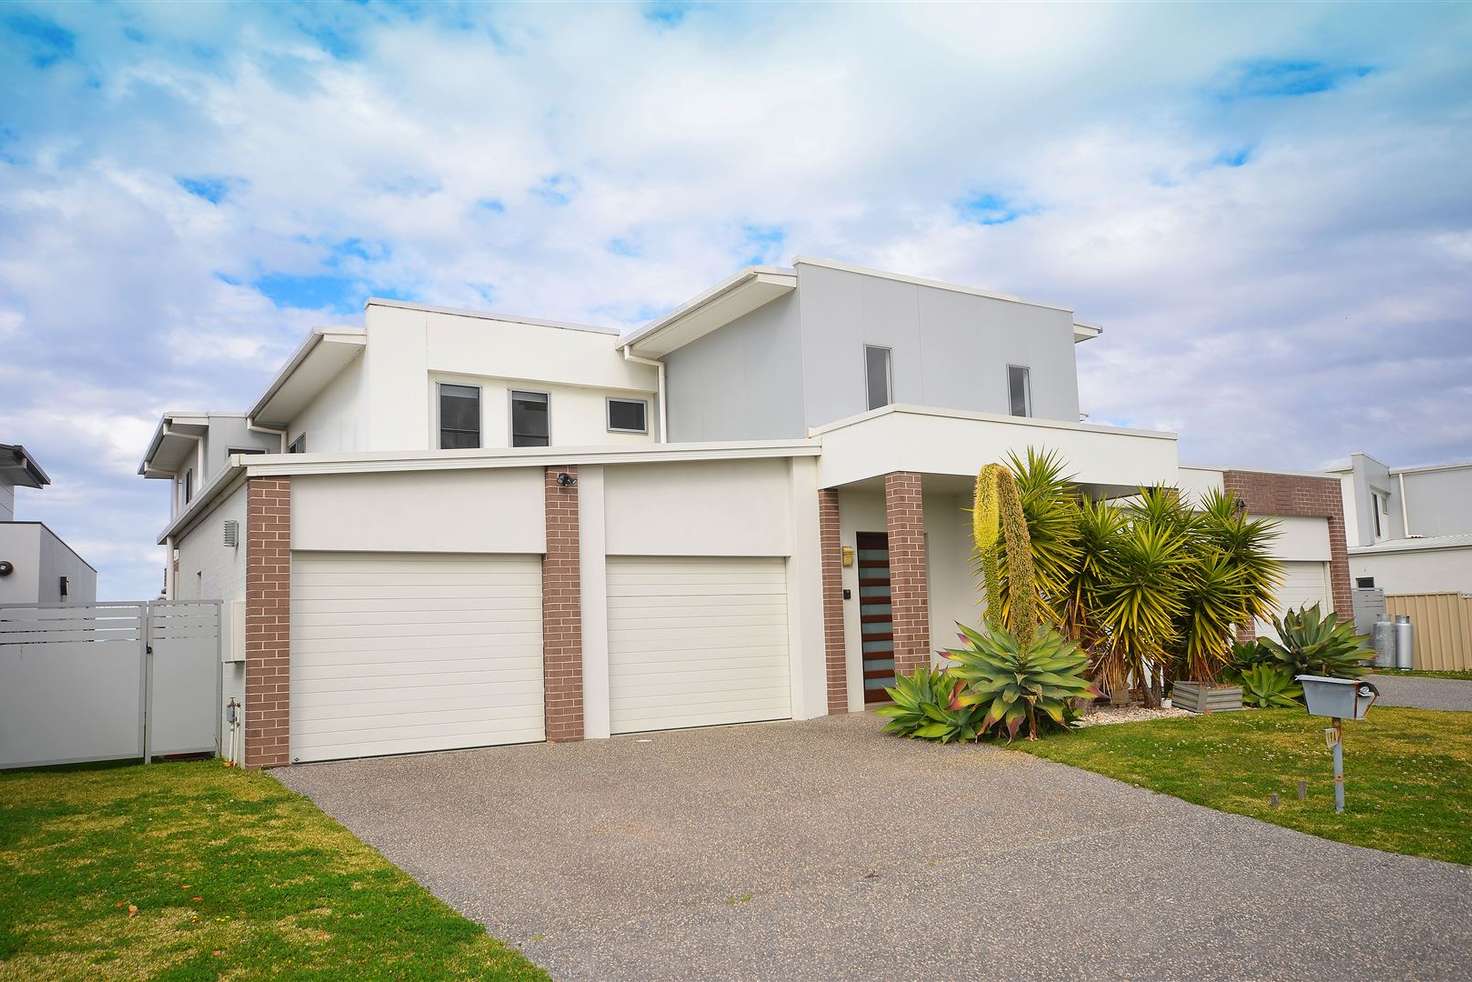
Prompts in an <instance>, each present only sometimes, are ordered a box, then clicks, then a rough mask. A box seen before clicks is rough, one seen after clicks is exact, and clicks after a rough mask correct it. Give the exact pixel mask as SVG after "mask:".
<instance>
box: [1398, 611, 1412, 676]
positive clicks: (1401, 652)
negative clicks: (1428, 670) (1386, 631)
mask: <svg viewBox="0 0 1472 982" xmlns="http://www.w3.org/2000/svg"><path fill="white" fill-rule="evenodd" d="M1415 643H1416V629H1415V627H1414V626H1413V625H1412V624H1411V617H1410V615H1409V614H1396V615H1395V667H1396V668H1400V669H1410V668H1413V667H1415V666H1414V661H1415V659H1414V657H1413V652H1414V651H1415Z"/></svg>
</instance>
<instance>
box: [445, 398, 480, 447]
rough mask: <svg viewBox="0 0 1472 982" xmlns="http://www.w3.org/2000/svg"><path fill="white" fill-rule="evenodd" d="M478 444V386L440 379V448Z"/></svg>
mask: <svg viewBox="0 0 1472 982" xmlns="http://www.w3.org/2000/svg"><path fill="white" fill-rule="evenodd" d="M479 446H480V386H477V385H451V384H449V383H448V382H441V383H440V449H441V450H470V449H475V448H476V447H479Z"/></svg>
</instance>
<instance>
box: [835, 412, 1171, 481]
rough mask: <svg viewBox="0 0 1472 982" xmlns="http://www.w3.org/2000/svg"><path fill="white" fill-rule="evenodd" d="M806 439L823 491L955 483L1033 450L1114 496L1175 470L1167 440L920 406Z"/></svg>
mask: <svg viewBox="0 0 1472 982" xmlns="http://www.w3.org/2000/svg"><path fill="white" fill-rule="evenodd" d="M810 436H811V437H812V438H813V439H816V440H817V441H818V442H819V443H821V444H822V447H823V455H822V456H821V457H820V458H819V460H818V482H819V486H820V487H824V488H838V487H845V486H849V485H857V484H862V483H863V482H867V481H872V480H874V479H876V478H882V477H883V476H884V475H885V474H889V473H893V472H896V471H909V472H913V473H918V474H923V475H927V476H935V477H937V478H948V479H951V480H950V481H949V482H948V483H956V479H960V480H962V481H964V480H967V479H971V478H974V477H975V476H976V472H977V471H979V470H980V469H981V468H982V466H983V465H985V464H989V463H994V462H997V461H1002V460H1005V459H1006V457H1007V455H1008V454H1009V453H1014V452H1015V453H1017V454H1019V455H1021V454H1025V453H1026V452H1027V449H1028V448H1029V447H1032V448H1035V449H1038V450H1050V451H1054V452H1056V453H1057V454H1059V455H1060V456H1061V457H1062V458H1063V460H1064V462H1065V464H1066V467H1067V472H1068V473H1069V474H1071V475H1072V479H1073V481H1074V482H1076V483H1078V484H1082V485H1085V486H1087V487H1089V488H1090V490H1092V491H1094V492H1095V493H1097V494H1100V495H1102V496H1104V497H1117V496H1121V495H1128V494H1132V493H1134V492H1135V490H1136V489H1138V488H1139V487H1140V486H1141V485H1150V484H1175V483H1176V482H1177V480H1178V471H1179V463H1180V462H1179V457H1178V454H1177V448H1176V434H1174V433H1167V432H1162V431H1156V430H1129V429H1122V428H1119V427H1114V426H1097V425H1092V424H1088V423H1069V422H1064V421H1061V420H1050V419H1032V418H1022V417H1017V416H999V415H996V414H993V413H968V412H960V411H957V410H952V409H931V408H927V407H924V406H907V405H892V406H885V407H883V408H881V409H875V410H872V411H870V412H867V413H863V414H862V415H859V416H853V417H850V418H849V419H845V420H840V421H838V422H836V423H830V424H828V425H827V426H820V427H817V428H815V429H813V430H811V431H810ZM958 486H959V484H958Z"/></svg>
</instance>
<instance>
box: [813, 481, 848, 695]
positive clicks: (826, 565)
mask: <svg viewBox="0 0 1472 982" xmlns="http://www.w3.org/2000/svg"><path fill="white" fill-rule="evenodd" d="M818 548H819V549H820V550H821V552H822V554H823V559H822V570H823V652H824V658H825V661H826V664H827V668H828V712H830V713H846V712H848V653H847V652H845V651H844V649H843V542H842V539H841V537H840V535H839V525H838V492H837V491H833V490H829V489H825V490H822V491H819V492H818Z"/></svg>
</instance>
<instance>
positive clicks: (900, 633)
mask: <svg viewBox="0 0 1472 982" xmlns="http://www.w3.org/2000/svg"><path fill="white" fill-rule="evenodd" d="M884 526H885V530H886V531H887V532H888V533H889V596H890V622H891V623H892V624H893V626H894V670H895V672H896V674H901V675H905V674H909V673H910V672H913V671H914V670H915V669H917V668H919V667H920V666H921V665H929V664H930V585H929V583H928V582H927V579H926V575H925V507H924V503H923V502H922V500H921V493H920V475H919V474H914V473H910V472H907V471H896V472H895V473H892V474H886V475H884Z"/></svg>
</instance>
